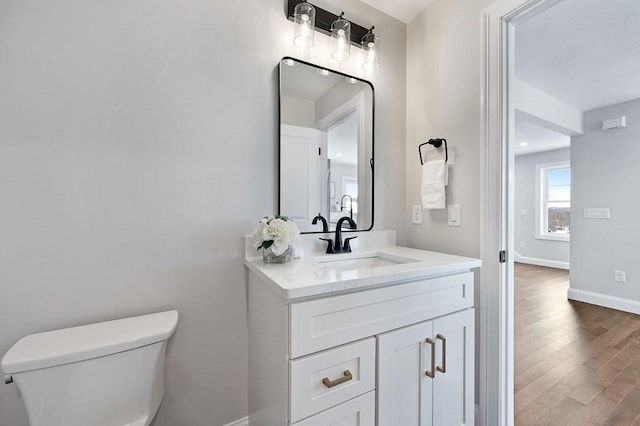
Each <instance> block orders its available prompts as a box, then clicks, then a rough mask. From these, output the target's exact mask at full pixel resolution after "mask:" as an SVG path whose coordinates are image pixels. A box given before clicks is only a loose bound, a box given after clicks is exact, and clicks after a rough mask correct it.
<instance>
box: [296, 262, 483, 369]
mask: <svg viewBox="0 0 640 426" xmlns="http://www.w3.org/2000/svg"><path fill="white" fill-rule="evenodd" d="M471 306H473V273H471V272H466V273H462V274H456V275H449V276H445V277H439V278H431V279H428V280H420V281H412V282H408V283H404V284H396V285H392V286H389V287H383V288H378V289H373V290H367V291H361V292H358V293H350V294H345V295H342V296H334V297H326V298H324V299H317V300H311V301H309V302H301V303H294V304H291V305H290V330H291V332H290V334H289V340H290V345H289V352H290V357H291V358H296V357H299V356H302V355H306V354H309V353H313V352H317V351H320V350H323V349H327V348H331V347H334V346H338V345H341V344H344V343H347V342H352V341H354V340H358V339H362V338H365V337H369V336H373V335H375V334H377V333H382V332H385V331H389V330H393V329H395V328H400V327H404V326H406V325H409V324H415V323H417V322H420V321H424V320H427V319H431V318H435V317H437V316H440V315H444V314H448V313H451V312H455V311H458V310H462V309H466V308H469V307H471Z"/></svg>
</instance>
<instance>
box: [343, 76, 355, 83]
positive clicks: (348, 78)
mask: <svg viewBox="0 0 640 426" xmlns="http://www.w3.org/2000/svg"><path fill="white" fill-rule="evenodd" d="M345 78H346V80H347V83H349V84H356V83H357V82H358V80H356V79H355V78H353V77H345Z"/></svg>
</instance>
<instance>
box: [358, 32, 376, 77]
mask: <svg viewBox="0 0 640 426" xmlns="http://www.w3.org/2000/svg"><path fill="white" fill-rule="evenodd" d="M374 28H375V27H371V29H370V30H369V31H367V33H366V34H365V35H364V36H362V61H363V62H362V68H363V69H364V70H366V71H371V70H373V69H375V68H378V66H379V65H380V41H379V40H380V37H379V36H377V35H375V34H374V33H373V29H374Z"/></svg>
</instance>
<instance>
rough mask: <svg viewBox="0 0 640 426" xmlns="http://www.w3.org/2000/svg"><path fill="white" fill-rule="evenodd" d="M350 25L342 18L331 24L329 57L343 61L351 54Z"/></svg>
mask: <svg viewBox="0 0 640 426" xmlns="http://www.w3.org/2000/svg"><path fill="white" fill-rule="evenodd" d="M350 49H351V23H349V21H347V20H346V19H343V18H342V17H340V18H338V19H336V20H335V21H333V23H332V24H331V57H332V58H333V59H335V60H336V61H344V60H345V59H348V58H349V55H350V54H351V50H350Z"/></svg>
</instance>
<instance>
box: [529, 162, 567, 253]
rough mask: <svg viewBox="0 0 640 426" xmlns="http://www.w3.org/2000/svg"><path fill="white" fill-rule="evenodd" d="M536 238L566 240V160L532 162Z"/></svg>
mask: <svg viewBox="0 0 640 426" xmlns="http://www.w3.org/2000/svg"><path fill="white" fill-rule="evenodd" d="M536 183H537V184H536V187H537V188H536V193H537V198H536V200H537V201H538V202H537V206H536V228H537V230H536V238H541V239H548V240H560V241H569V235H570V229H571V212H570V210H571V167H570V165H569V162H568V161H566V162H560V163H550V164H538V165H537V166H536Z"/></svg>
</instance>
